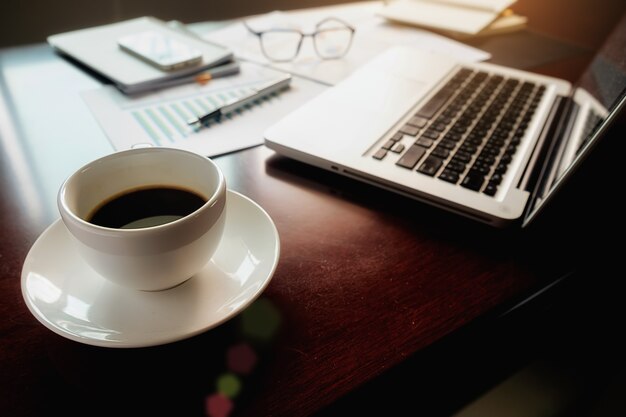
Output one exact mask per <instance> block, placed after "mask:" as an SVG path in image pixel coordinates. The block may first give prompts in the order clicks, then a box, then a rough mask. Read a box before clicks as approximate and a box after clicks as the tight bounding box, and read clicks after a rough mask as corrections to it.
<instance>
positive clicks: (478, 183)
mask: <svg viewBox="0 0 626 417" xmlns="http://www.w3.org/2000/svg"><path fill="white" fill-rule="evenodd" d="M484 182H485V177H484V176H483V175H482V174H480V173H478V172H475V171H470V172H468V173H467V175H466V176H465V178H463V181H462V182H461V186H462V187H465V188H469V189H470V190H474V191H478V190H480V187H482V186H483V183H484Z"/></svg>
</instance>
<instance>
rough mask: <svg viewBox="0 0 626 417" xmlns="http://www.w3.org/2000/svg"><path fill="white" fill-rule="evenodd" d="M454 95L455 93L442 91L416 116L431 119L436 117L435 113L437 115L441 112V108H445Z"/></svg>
mask: <svg viewBox="0 0 626 417" xmlns="http://www.w3.org/2000/svg"><path fill="white" fill-rule="evenodd" d="M453 93H454V91H447V90H441V91H440V92H438V93H437V94H435V95H434V96H433V97H432V98H431V99H430V100H428V103H426V104H424V106H422V108H421V109H419V110H418V112H417V113H415V115H416V116H419V117H425V118H426V119H430V118H431V117H433V116H434V115H435V113H437V111H439V109H440V108H441V106H443V104H444V103H445V102H446V101H448V99H449V98H450V96H452V94H453Z"/></svg>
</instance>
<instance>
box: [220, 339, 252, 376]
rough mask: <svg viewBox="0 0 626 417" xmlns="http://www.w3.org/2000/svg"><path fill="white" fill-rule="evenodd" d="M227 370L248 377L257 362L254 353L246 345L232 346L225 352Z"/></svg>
mask: <svg viewBox="0 0 626 417" xmlns="http://www.w3.org/2000/svg"><path fill="white" fill-rule="evenodd" d="M226 361H227V363H228V369H229V370H231V371H232V372H237V373H238V374H241V375H248V374H249V373H250V372H252V370H253V369H254V366H255V365H256V362H257V356H256V353H254V350H252V348H251V347H250V345H248V344H247V343H241V344H238V345H235V346H232V347H230V348H229V349H228V352H226Z"/></svg>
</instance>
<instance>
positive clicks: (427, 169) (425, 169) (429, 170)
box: [417, 155, 443, 177]
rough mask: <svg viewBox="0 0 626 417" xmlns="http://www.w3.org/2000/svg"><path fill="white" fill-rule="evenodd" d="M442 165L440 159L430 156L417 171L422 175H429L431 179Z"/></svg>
mask: <svg viewBox="0 0 626 417" xmlns="http://www.w3.org/2000/svg"><path fill="white" fill-rule="evenodd" d="M442 163H443V161H442V160H441V159H440V158H437V157H436V156H432V155H431V156H429V157H428V158H426V160H425V161H424V163H423V164H422V165H420V167H419V168H418V169H417V170H418V171H419V172H421V173H422V174H426V175H430V176H431V177H432V176H433V175H435V173H437V171H439V168H441V164H442Z"/></svg>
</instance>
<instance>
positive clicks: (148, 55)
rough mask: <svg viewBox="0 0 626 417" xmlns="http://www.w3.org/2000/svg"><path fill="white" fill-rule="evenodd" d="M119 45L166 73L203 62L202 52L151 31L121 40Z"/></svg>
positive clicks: (118, 41)
mask: <svg viewBox="0 0 626 417" xmlns="http://www.w3.org/2000/svg"><path fill="white" fill-rule="evenodd" d="M117 43H118V45H119V46H120V48H122V50H124V51H126V52H128V53H130V54H132V55H133V56H136V57H138V58H140V59H142V60H144V61H145V62H147V63H149V64H152V65H153V66H155V67H157V68H159V69H161V70H164V71H172V70H176V69H179V68H184V67H188V66H192V65H197V64H199V63H200V62H202V52H201V51H200V50H198V49H196V48H194V47H192V46H190V45H187V44H185V43H184V42H181V41H179V40H177V39H174V38H173V37H169V36H167V35H166V34H162V33H159V32H155V31H151V30H148V31H145V32H140V33H134V34H131V35H127V36H124V37H122V38H119V39H118V40H117Z"/></svg>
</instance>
